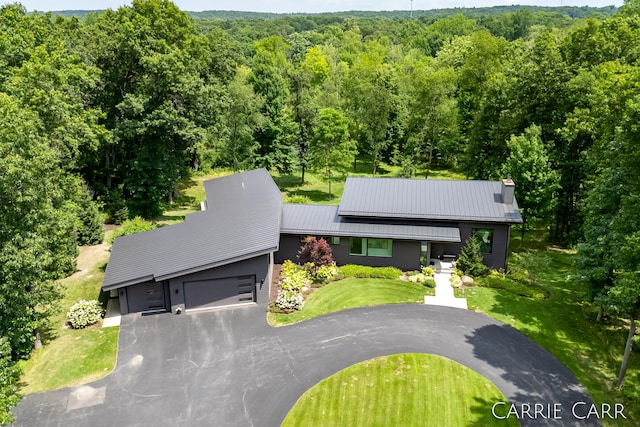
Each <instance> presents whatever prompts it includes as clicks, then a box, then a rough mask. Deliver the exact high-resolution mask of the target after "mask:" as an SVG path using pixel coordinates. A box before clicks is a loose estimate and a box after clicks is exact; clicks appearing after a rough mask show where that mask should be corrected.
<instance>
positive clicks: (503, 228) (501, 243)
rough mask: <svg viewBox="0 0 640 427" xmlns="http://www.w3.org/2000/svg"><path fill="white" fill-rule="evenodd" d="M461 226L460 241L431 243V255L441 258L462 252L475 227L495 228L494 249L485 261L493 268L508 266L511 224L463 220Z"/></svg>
mask: <svg viewBox="0 0 640 427" xmlns="http://www.w3.org/2000/svg"><path fill="white" fill-rule="evenodd" d="M459 228H460V243H437V242H434V243H432V244H431V257H432V258H441V257H442V256H443V255H455V256H458V255H459V254H460V250H461V249H462V247H463V246H464V245H465V243H466V242H467V240H468V239H469V237H471V234H472V233H473V230H474V229H490V230H493V241H492V250H491V253H490V254H484V255H483V258H484V263H485V264H486V265H487V266H488V267H489V268H493V269H500V268H507V257H508V255H509V239H510V237H511V236H510V226H509V224H498V223H492V222H462V223H460V224H459Z"/></svg>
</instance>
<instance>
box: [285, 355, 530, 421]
mask: <svg viewBox="0 0 640 427" xmlns="http://www.w3.org/2000/svg"><path fill="white" fill-rule="evenodd" d="M499 401H503V402H504V401H506V400H505V398H504V396H503V395H502V393H501V392H500V391H499V390H498V389H497V388H496V387H495V385H493V383H491V382H490V381H489V380H487V379H486V378H484V377H482V376H481V375H480V374H478V373H476V372H475V371H473V370H471V369H469V368H467V367H465V366H463V365H460V364H458V363H456V362H454V361H452V360H449V359H446V358H444V357H440V356H435V355H430V354H416V353H410V354H397V355H393V356H385V357H379V358H376V359H371V360H368V361H365V362H362V363H358V364H357V365H354V366H351V367H349V368H347V369H344V370H342V371H340V372H338V373H336V374H335V375H332V376H331V377H329V378H326V379H324V380H323V381H321V382H320V383H318V384H317V385H315V386H314V387H313V388H311V389H309V390H308V391H307V392H306V393H304V394H303V395H302V397H301V398H300V399H299V400H298V402H297V403H296V405H295V406H294V407H293V409H292V410H291V412H289V414H288V415H287V417H286V418H285V420H284V423H283V424H282V425H283V426H284V427H293V426H314V427H322V426H327V427H333V426H359V427H368V426H403V427H411V426H416V427H417V426H421V427H424V426H433V427H440V426H472V425H473V426H493V425H500V426H517V425H519V423H518V421H517V420H515V419H514V418H510V419H507V420H497V419H495V418H494V417H493V416H492V415H491V406H492V405H493V404H494V403H495V402H499Z"/></svg>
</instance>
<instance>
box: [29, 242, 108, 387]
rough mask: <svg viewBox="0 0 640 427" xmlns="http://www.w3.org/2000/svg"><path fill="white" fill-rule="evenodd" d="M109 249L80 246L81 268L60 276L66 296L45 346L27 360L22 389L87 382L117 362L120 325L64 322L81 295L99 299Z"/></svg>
mask: <svg viewBox="0 0 640 427" xmlns="http://www.w3.org/2000/svg"><path fill="white" fill-rule="evenodd" d="M108 256H109V252H108V251H107V250H106V246H105V245H99V246H89V247H82V248H80V257H79V258H78V269H79V271H77V272H76V273H75V274H74V275H72V276H70V277H68V278H66V279H63V280H60V281H59V284H60V286H61V289H62V291H63V298H62V299H61V300H60V302H59V303H58V305H57V309H56V312H55V313H54V314H53V315H52V316H51V318H50V329H49V330H47V331H43V334H42V335H43V344H44V347H43V348H41V349H39V350H35V351H34V352H33V353H32V355H31V358H30V359H29V360H26V361H24V362H23V367H24V375H23V376H22V378H21V382H22V384H23V388H22V389H21V391H20V392H21V393H23V394H28V393H34V392H37V391H43V390H50V389H54V388H59V387H65V386H70V385H77V384H84V383H87V382H90V381H94V380H97V379H99V378H102V377H104V376H105V375H107V374H108V373H109V372H111V371H112V370H113V368H114V366H115V363H116V353H117V348H118V332H119V329H120V328H119V327H110V328H101V327H100V324H98V325H95V326H92V327H89V328H86V329H80V330H74V329H69V328H66V327H65V326H64V324H65V321H66V313H67V311H68V310H69V308H70V307H71V306H72V305H73V304H75V303H76V302H78V300H80V299H98V298H99V296H100V286H101V284H102V278H103V276H104V271H103V269H104V265H105V263H106V261H107V259H108Z"/></svg>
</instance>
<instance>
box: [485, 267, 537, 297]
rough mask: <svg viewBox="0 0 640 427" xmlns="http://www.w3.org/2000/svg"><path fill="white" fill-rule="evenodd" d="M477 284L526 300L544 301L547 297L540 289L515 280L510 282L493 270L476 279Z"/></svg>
mask: <svg viewBox="0 0 640 427" xmlns="http://www.w3.org/2000/svg"><path fill="white" fill-rule="evenodd" d="M477 283H478V284H479V285H480V286H485V287H488V288H494V289H502V290H504V291H507V292H511V293H512V294H515V295H520V296H523V297H527V298H533V299H545V298H546V297H547V293H546V292H545V291H544V290H543V289H540V288H538V287H536V286H529V285H525V284H522V283H520V282H516V281H515V280H511V279H510V278H508V277H506V276H505V275H504V274H502V273H499V272H497V271H495V270H494V271H492V272H491V273H490V274H489V275H488V276H486V277H482V278H480V279H478V280H477Z"/></svg>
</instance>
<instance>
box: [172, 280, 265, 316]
mask: <svg viewBox="0 0 640 427" xmlns="http://www.w3.org/2000/svg"><path fill="white" fill-rule="evenodd" d="M255 301H256V276H237V277H225V278H223V279H214V280H197V281H193V282H184V305H185V309H186V310H197V309H205V308H215V307H224V306H230V305H237V304H247V303H253V302H255Z"/></svg>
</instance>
